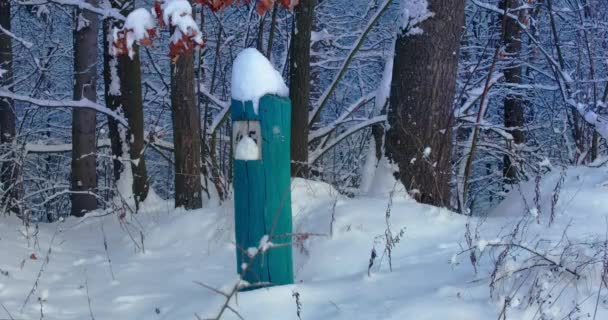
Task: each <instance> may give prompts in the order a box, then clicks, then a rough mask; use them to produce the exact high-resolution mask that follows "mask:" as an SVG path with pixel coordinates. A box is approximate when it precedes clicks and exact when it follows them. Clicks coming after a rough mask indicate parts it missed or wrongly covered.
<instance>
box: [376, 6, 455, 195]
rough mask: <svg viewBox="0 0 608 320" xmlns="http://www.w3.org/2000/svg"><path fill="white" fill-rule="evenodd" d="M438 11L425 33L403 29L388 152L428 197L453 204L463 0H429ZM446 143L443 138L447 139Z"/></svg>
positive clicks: (416, 191)
mask: <svg viewBox="0 0 608 320" xmlns="http://www.w3.org/2000/svg"><path fill="white" fill-rule="evenodd" d="M428 3H429V10H430V11H431V12H433V13H434V16H433V17H431V18H429V19H427V20H425V21H424V22H422V23H421V25H420V27H421V29H422V30H423V33H422V34H416V35H406V34H400V35H399V36H398V38H397V41H396V45H395V62H394V67H393V77H392V83H391V94H390V100H389V101H390V106H389V109H388V114H387V115H388V123H389V127H390V128H389V130H388V131H387V134H386V142H385V145H386V149H385V150H386V151H385V152H386V156H387V157H388V159H389V160H391V161H392V162H393V163H395V164H396V165H397V166H398V171H397V172H396V173H395V176H396V178H397V179H400V180H401V182H402V183H403V185H404V186H405V187H406V188H407V189H408V190H409V192H410V193H411V194H413V195H414V196H415V197H416V199H417V200H418V201H420V202H423V203H428V204H433V205H438V206H448V205H449V204H450V198H449V193H450V188H449V181H450V174H451V165H450V164H451V161H450V160H451V159H450V157H451V136H452V134H451V128H449V127H448V125H449V124H448V122H449V121H448V120H449V117H450V113H451V112H452V106H453V102H454V94H455V85H456V73H457V65H458V51H459V47H460V35H461V33H462V31H463V26H464V0H454V1H450V2H449V4H446V3H445V1H444V0H430V1H428ZM444 141H445V142H446V143H442V142H444Z"/></svg>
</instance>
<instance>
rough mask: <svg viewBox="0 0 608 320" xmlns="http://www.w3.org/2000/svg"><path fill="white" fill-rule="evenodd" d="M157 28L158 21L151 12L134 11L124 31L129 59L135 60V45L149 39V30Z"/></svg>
mask: <svg viewBox="0 0 608 320" xmlns="http://www.w3.org/2000/svg"><path fill="white" fill-rule="evenodd" d="M155 27H156V21H155V20H154V17H153V16H152V14H151V13H150V11H148V10H146V9H144V8H139V9H135V10H133V12H131V13H130V14H129V15H128V16H127V20H126V21H125V25H124V27H123V29H124V30H125V33H126V34H125V37H126V40H127V48H128V49H129V58H131V59H133V55H134V54H135V51H134V50H133V44H134V43H135V42H136V41H141V40H143V39H149V38H150V35H149V34H148V30H150V29H154V28H155Z"/></svg>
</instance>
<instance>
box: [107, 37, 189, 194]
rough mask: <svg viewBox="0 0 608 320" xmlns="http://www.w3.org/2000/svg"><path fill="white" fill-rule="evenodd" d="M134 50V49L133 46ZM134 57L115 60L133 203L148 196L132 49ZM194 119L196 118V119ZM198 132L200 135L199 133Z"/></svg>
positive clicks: (137, 68) (138, 83)
mask: <svg viewBox="0 0 608 320" xmlns="http://www.w3.org/2000/svg"><path fill="white" fill-rule="evenodd" d="M134 46H135V47H136V46H137V45H134ZM134 50H135V55H134V56H133V59H132V60H131V59H130V58H129V56H128V55H123V56H120V57H118V66H119V67H118V70H119V74H120V87H121V99H120V100H121V104H122V107H123V109H124V111H125V116H126V117H127V121H128V122H129V130H127V141H128V142H129V153H130V156H131V169H132V172H133V194H134V195H135V203H136V204H137V205H138V206H139V202H142V201H144V200H146V197H147V196H148V190H149V184H148V172H147V169H146V158H145V157H144V147H145V137H144V107H143V100H142V92H141V62H140V58H139V49H138V48H134ZM197 119H198V118H197ZM199 132H200V131H199Z"/></svg>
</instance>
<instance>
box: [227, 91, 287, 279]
mask: <svg viewBox="0 0 608 320" xmlns="http://www.w3.org/2000/svg"><path fill="white" fill-rule="evenodd" d="M232 121H233V122H236V121H259V123H260V129H261V144H260V143H258V146H259V145H261V152H260V154H261V159H259V160H237V159H235V160H234V210H235V214H234V217H235V231H236V244H237V269H238V272H239V274H241V275H242V277H243V280H246V281H247V282H249V283H250V284H254V283H259V282H263V283H270V284H272V285H283V284H291V283H293V262H292V246H291V245H289V244H290V243H291V241H292V238H291V234H292V221H291V189H290V179H291V178H290V164H291V162H290V141H291V102H290V101H289V99H288V98H282V97H278V96H274V95H266V96H264V97H262V99H260V102H259V109H258V114H256V113H255V112H254V109H253V104H252V102H251V101H247V102H245V103H243V102H241V101H236V100H232ZM233 138H234V137H233ZM234 145H236V143H235V144H234ZM265 235H270V236H271V239H270V240H271V241H272V243H273V244H275V245H280V246H279V247H275V248H272V249H269V250H268V251H266V252H265V253H264V254H260V255H258V257H256V258H255V259H254V260H253V261H252V262H251V261H250V258H249V256H248V255H247V252H246V251H247V249H248V248H251V247H254V248H257V247H258V246H259V245H260V240H261V239H262V238H263V237H264V236H265ZM282 244H283V245H282ZM285 244H287V245H285ZM249 262H251V263H250V264H249V267H248V270H247V273H246V274H244V275H243V274H242V271H243V270H242V266H243V263H249Z"/></svg>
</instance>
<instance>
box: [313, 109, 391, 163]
mask: <svg viewBox="0 0 608 320" xmlns="http://www.w3.org/2000/svg"><path fill="white" fill-rule="evenodd" d="M385 121H386V115H382V116H377V117H373V118H371V119H368V120H366V121H362V122H360V123H358V124H357V125H354V126H352V127H350V128H348V130H346V131H345V132H343V133H342V134H340V135H339V136H337V137H335V138H334V139H332V140H331V141H330V142H328V143H327V144H326V145H325V146H324V147H321V148H319V149H317V150H314V151H313V152H311V153H310V155H309V156H308V163H309V164H313V163H315V162H316V161H317V160H319V158H320V157H321V156H323V155H324V154H325V153H326V152H327V151H329V150H331V148H333V147H334V146H335V145H336V144H338V143H339V142H340V141H342V140H344V139H346V138H348V137H350V136H351V135H353V134H354V133H356V132H358V131H360V130H363V129H365V128H367V127H369V126H371V125H374V124H376V123H380V122H385Z"/></svg>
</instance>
